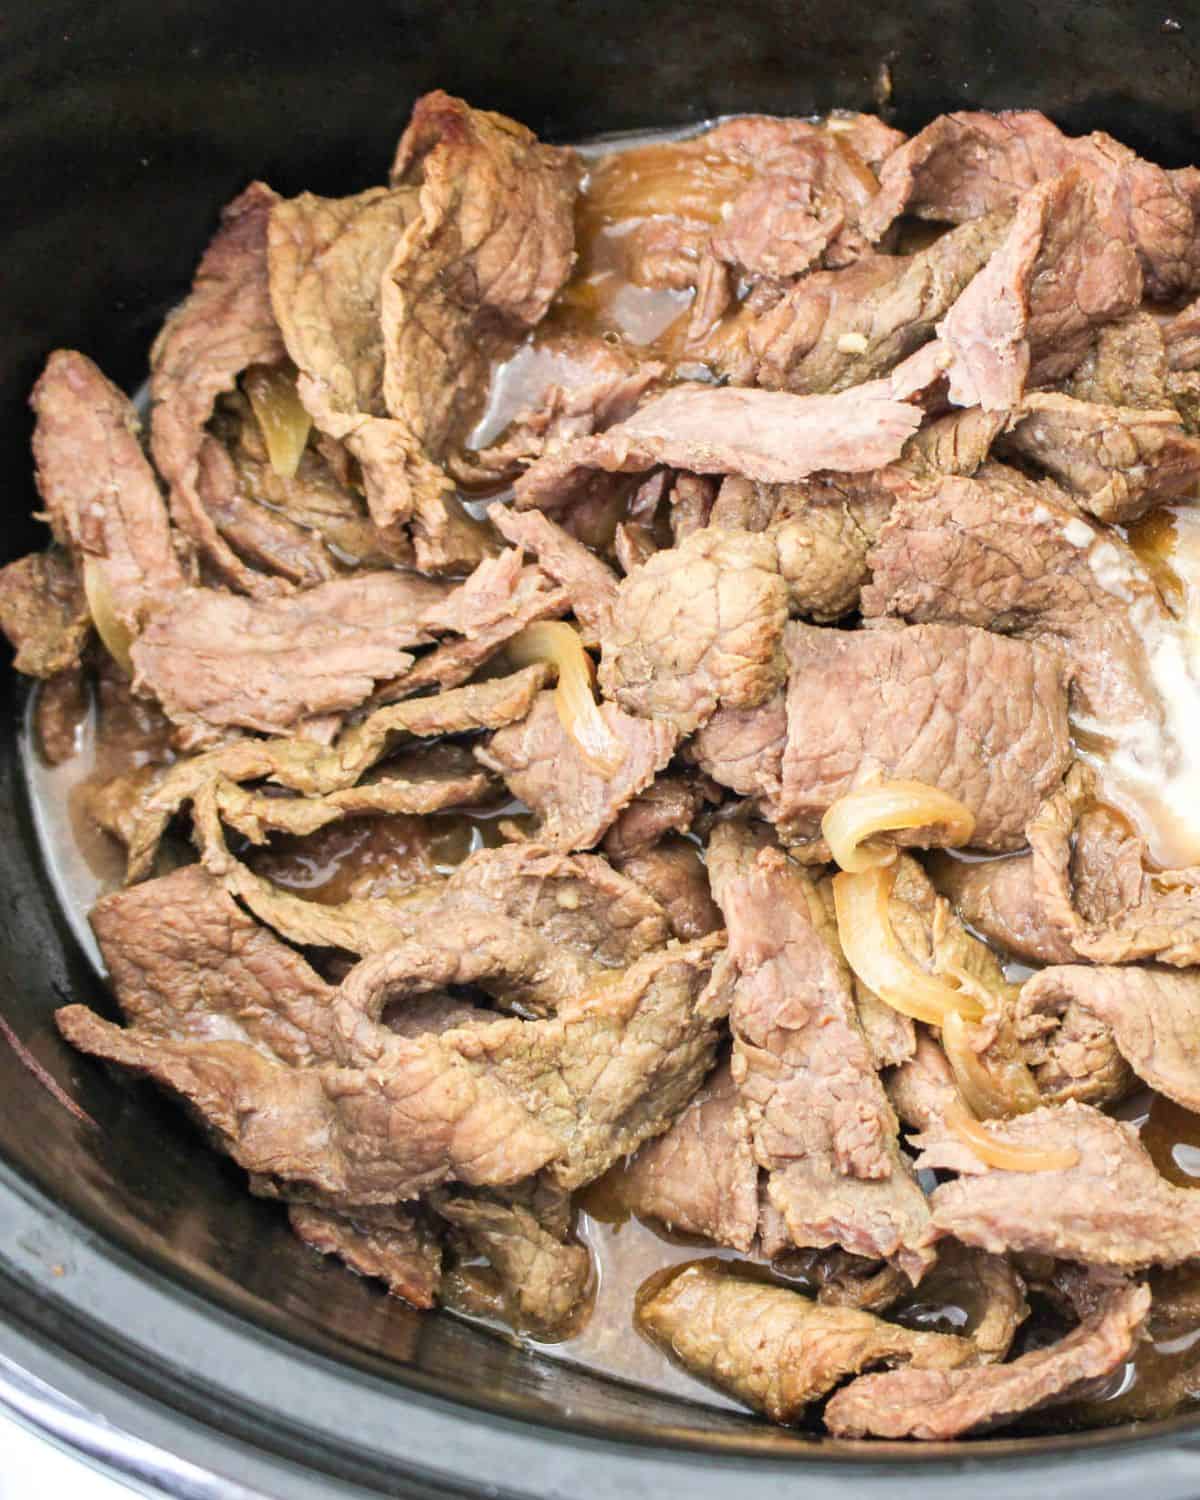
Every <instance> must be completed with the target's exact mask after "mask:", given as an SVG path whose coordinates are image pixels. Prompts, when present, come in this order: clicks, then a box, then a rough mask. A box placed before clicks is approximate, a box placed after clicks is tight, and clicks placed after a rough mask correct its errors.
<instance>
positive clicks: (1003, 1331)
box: [921, 1240, 1029, 1364]
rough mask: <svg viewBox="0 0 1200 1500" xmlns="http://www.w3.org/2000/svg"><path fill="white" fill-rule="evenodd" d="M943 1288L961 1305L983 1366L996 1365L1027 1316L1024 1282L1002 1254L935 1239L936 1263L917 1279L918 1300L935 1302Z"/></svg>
mask: <svg viewBox="0 0 1200 1500" xmlns="http://www.w3.org/2000/svg"><path fill="white" fill-rule="evenodd" d="M943 1288H944V1289H945V1292H946V1294H947V1300H948V1301H953V1300H955V1299H956V1298H957V1300H958V1301H959V1303H960V1304H962V1305H965V1309H966V1312H967V1316H968V1320H969V1322H968V1329H969V1332H968V1337H969V1338H970V1340H971V1342H972V1343H973V1344H974V1345H975V1350H976V1353H977V1354H978V1356H979V1361H980V1363H981V1364H998V1363H999V1362H1000V1361H1001V1360H1002V1359H1005V1358H1006V1357H1007V1356H1008V1352H1009V1350H1010V1349H1011V1348H1012V1343H1013V1339H1014V1338H1015V1337H1016V1334H1017V1329H1018V1328H1020V1326H1021V1324H1022V1323H1023V1322H1024V1321H1025V1319H1026V1318H1027V1317H1028V1316H1029V1304H1028V1303H1027V1302H1026V1300H1025V1290H1026V1288H1025V1282H1024V1281H1023V1279H1022V1278H1021V1275H1020V1273H1019V1272H1018V1271H1017V1270H1016V1268H1015V1267H1014V1266H1013V1265H1012V1263H1011V1262H1010V1261H1009V1260H1008V1259H1007V1258H1006V1257H1005V1256H1003V1255H989V1254H988V1253H987V1252H986V1251H985V1250H970V1249H968V1248H967V1247H966V1246H965V1245H960V1244H958V1242H957V1241H955V1240H941V1241H939V1243H938V1258H937V1265H936V1266H935V1267H934V1268H933V1270H932V1271H931V1272H930V1273H929V1275H928V1276H927V1277H926V1278H925V1280H924V1281H923V1282H922V1283H921V1299H922V1301H923V1302H925V1304H926V1305H929V1304H930V1303H934V1304H936V1302H937V1300H938V1297H939V1294H941V1293H942V1291H943Z"/></svg>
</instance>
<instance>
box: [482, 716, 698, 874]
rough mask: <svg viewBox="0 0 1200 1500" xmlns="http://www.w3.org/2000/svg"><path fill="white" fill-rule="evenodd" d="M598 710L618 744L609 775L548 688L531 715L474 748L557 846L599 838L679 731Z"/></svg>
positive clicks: (587, 844) (589, 843) (657, 767)
mask: <svg viewBox="0 0 1200 1500" xmlns="http://www.w3.org/2000/svg"><path fill="white" fill-rule="evenodd" d="M600 713H601V716H602V717H603V719H604V722H605V723H606V724H607V726H608V729H609V731H610V733H611V734H612V735H613V736H614V738H615V739H617V740H618V741H619V742H620V743H621V745H622V746H623V747H624V751H625V756H624V760H623V761H622V763H621V765H620V766H619V767H618V768H617V770H616V771H614V772H613V773H612V774H611V775H606V774H605V773H604V772H601V771H597V770H595V769H593V767H592V766H591V765H590V764H589V762H588V761H587V760H585V758H584V756H583V754H582V752H581V751H580V749H579V747H578V745H577V744H576V742H575V740H574V739H572V738H571V736H570V735H568V733H567V732H566V730H565V729H564V728H563V725H562V722H561V720H560V719H559V715H558V708H557V705H556V704H555V701H554V694H553V693H550V692H546V693H542V694H541V695H539V697H538V698H537V700H536V702H535V703H534V705H533V707H532V709H531V710H530V712H529V715H528V717H527V718H526V719H524V720H523V721H522V722H521V723H519V724H512V725H510V726H509V727H508V728H506V729H501V730H500V731H498V732H497V733H496V734H494V735H492V737H491V739H490V740H489V741H488V743H487V745H486V747H481V748H480V749H478V750H476V752H475V753H476V755H477V757H478V758H479V761H480V763H481V764H482V765H485V766H487V767H488V769H489V770H492V771H495V772H496V773H497V774H498V775H500V776H502V777H503V778H504V780H505V782H506V783H507V785H508V788H509V790H510V791H511V792H512V794H513V796H514V797H519V798H520V800H521V801H522V802H524V803H525V804H526V806H527V807H530V808H532V810H533V811H534V812H535V813H536V814H537V815H538V819H539V824H538V838H539V839H540V840H541V841H542V842H543V843H546V844H551V845H553V846H554V847H555V848H557V849H590V848H592V847H593V846H594V845H595V844H598V843H599V842H600V840H601V838H602V837H603V836H604V833H605V832H606V830H607V829H608V828H609V827H610V826H611V825H612V823H613V821H614V820H615V819H616V817H617V815H618V814H619V813H620V811H621V809H622V808H623V807H625V806H626V805H627V804H628V803H629V802H630V801H631V800H632V799H633V798H634V797H636V796H637V794H638V793H639V792H642V791H644V790H645V789H646V787H648V786H649V785H650V783H651V782H652V781H653V779H654V777H655V775H656V774H657V773H658V772H659V771H661V770H662V768H663V767H664V766H665V765H666V763H667V762H668V761H669V760H670V758H671V755H672V753H673V751H674V749H675V743H676V739H677V735H676V732H675V730H674V729H673V728H672V727H671V726H670V725H668V724H662V723H656V722H653V721H650V720H647V719H636V718H634V717H633V716H632V715H630V714H626V713H623V712H622V711H621V710H620V709H619V708H617V707H616V705H615V704H612V703H604V704H602V705H601V708H600Z"/></svg>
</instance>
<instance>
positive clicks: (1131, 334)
mask: <svg viewBox="0 0 1200 1500" xmlns="http://www.w3.org/2000/svg"><path fill="white" fill-rule="evenodd" d="M1167 381H1168V364H1167V346H1166V342H1165V337H1164V328H1163V325H1162V324H1161V323H1160V321H1159V320H1158V319H1157V318H1156V317H1154V315H1153V314H1152V313H1148V312H1135V313H1130V315H1129V316H1128V317H1125V318H1118V319H1117V321H1116V322H1115V323H1108V324H1106V325H1105V326H1104V327H1103V328H1101V329H1100V330H1099V331H1098V332H1097V334H1096V342H1095V343H1094V344H1093V346H1092V348H1091V349H1090V350H1089V351H1088V353H1087V354H1086V355H1085V356H1084V358H1083V359H1082V360H1081V361H1080V363H1079V364H1078V365H1077V366H1076V367H1075V370H1074V371H1073V372H1072V374H1071V377H1070V379H1069V380H1068V381H1067V382H1066V385H1065V387H1064V389H1065V390H1066V392H1067V394H1068V395H1069V396H1074V397H1075V399H1076V400H1077V401H1090V402H1094V403H1096V404H1097V405H1100V406H1131V407H1137V408H1138V409H1140V410H1147V411H1153V410H1155V409H1158V408H1162V407H1166V406H1170V405H1171V397H1170V394H1169V392H1168V389H1167Z"/></svg>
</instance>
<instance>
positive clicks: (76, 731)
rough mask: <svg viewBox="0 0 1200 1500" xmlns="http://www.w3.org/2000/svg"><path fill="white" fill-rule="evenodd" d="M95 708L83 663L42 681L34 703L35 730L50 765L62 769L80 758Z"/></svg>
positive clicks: (43, 756) (39, 747)
mask: <svg viewBox="0 0 1200 1500" xmlns="http://www.w3.org/2000/svg"><path fill="white" fill-rule="evenodd" d="M91 707H92V695H91V693H90V692H89V691H88V681H87V675H86V673H85V672H84V669H83V666H82V665H81V664H77V665H75V666H73V667H68V668H67V669H66V671H63V672H59V673H57V674H56V675H55V676H53V677H48V678H46V679H45V680H44V681H43V682H42V684H41V685H40V687H39V688H38V692H37V697H36V698H35V699H34V704H33V728H34V736H35V739H36V743H37V747H38V749H39V750H40V751H41V755H42V759H43V760H44V761H45V762H46V763H47V765H51V766H61V765H63V764H64V763H65V762H66V761H68V760H71V759H72V758H73V757H74V756H76V755H78V753H79V750H80V746H81V743H82V737H83V730H84V726H85V725H86V723H87V719H88V714H89V713H90V711H91Z"/></svg>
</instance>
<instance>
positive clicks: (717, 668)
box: [600, 527, 787, 735]
mask: <svg viewBox="0 0 1200 1500" xmlns="http://www.w3.org/2000/svg"><path fill="white" fill-rule="evenodd" d="M786 621H787V591H786V587H785V585H784V582H783V579H782V578H781V577H780V576H779V568H778V553H777V551H776V548H775V545H774V543H773V541H772V539H771V538H770V537H768V536H764V535H761V534H758V533H755V532H752V531H734V530H730V529H727V528H724V527H705V528H704V529H703V530H700V531H696V532H693V533H692V535H691V536H689V537H687V538H686V539H685V540H684V541H683V542H682V543H681V544H680V545H679V546H677V547H671V548H669V549H667V550H666V551H664V552H658V553H656V554H655V555H654V556H653V557H652V558H651V559H650V561H649V562H648V563H646V565H645V566H644V567H643V568H640V569H638V570H637V572H635V573H632V574H631V575H630V576H629V577H628V578H627V579H626V580H625V581H624V582H623V583H622V584H621V586H620V588H619V590H618V592H617V600H616V603H615V605H614V608H613V613H612V624H611V626H610V632H609V634H608V635H606V637H605V639H604V656H603V660H602V663H601V668H600V681H601V685H602V686H603V688H604V691H605V693H606V694H607V695H608V696H609V697H610V698H613V699H615V700H616V702H617V703H619V704H620V706H621V707H622V708H623V709H625V710H627V711H630V712H632V713H635V714H637V715H639V716H640V717H641V718H644V719H652V720H654V721H655V722H656V723H666V724H669V725H672V726H673V727H674V728H675V729H676V730H678V732H679V733H680V734H681V735H687V734H690V733H692V731H693V730H695V729H698V728H699V727H700V726H701V725H702V724H704V723H707V721H708V720H709V719H710V718H711V717H712V715H713V713H714V712H715V711H716V709H717V707H718V705H719V704H722V703H724V704H728V705H729V706H730V707H732V708H754V707H756V706H757V705H758V704H760V703H762V702H763V701H764V700H765V699H767V698H769V697H770V696H771V695H772V694H773V693H774V692H775V691H776V689H777V688H779V686H780V685H781V684H782V681H783V674H784V660H783V651H782V646H781V643H782V637H783V627H784V624H785V623H786Z"/></svg>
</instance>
